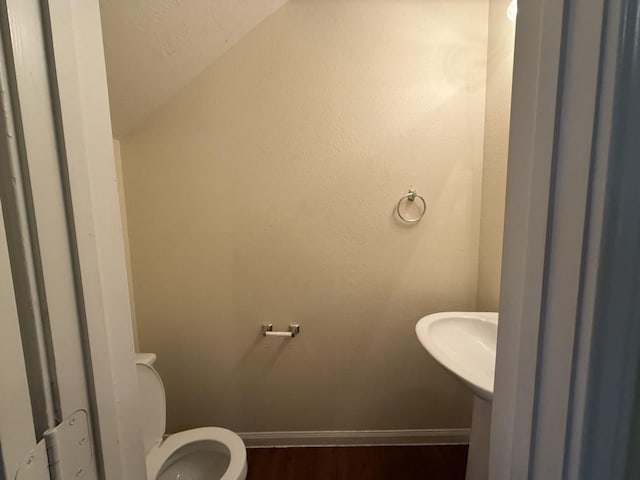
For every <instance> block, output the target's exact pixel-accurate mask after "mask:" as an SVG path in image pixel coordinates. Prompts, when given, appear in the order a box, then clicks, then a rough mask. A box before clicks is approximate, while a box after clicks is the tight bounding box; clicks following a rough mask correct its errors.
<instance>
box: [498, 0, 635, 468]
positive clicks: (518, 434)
mask: <svg viewBox="0 0 640 480" xmlns="http://www.w3.org/2000/svg"><path fill="white" fill-rule="evenodd" d="M638 13H639V12H638V2H637V1H630V0H608V1H605V0H563V1H560V2H558V1H555V0H544V1H536V0H528V1H522V2H521V4H520V8H519V14H518V20H517V31H516V48H515V52H516V57H515V62H514V83H513V100H512V112H511V132H510V147H509V166H508V180H507V209H506V221H505V237H504V252H503V266H502V285H503V288H502V292H501V300H500V327H499V329H498V351H497V363H496V379H495V387H496V388H495V394H494V402H493V424H492V436H491V458H490V478H491V479H492V480H507V479H509V480H510V479H528V478H531V479H538V478H540V479H545V480H546V479H560V478H562V479H565V478H567V479H575V480H577V479H580V480H583V479H591V478H593V479H597V478H611V479H618V478H620V479H621V478H624V469H625V468H627V467H626V464H627V461H628V458H627V453H628V449H627V444H628V442H629V435H630V428H629V427H628V426H629V424H630V423H631V419H632V415H633V399H634V395H635V394H636V390H635V389H636V387H637V386H638V383H639V382H638V379H637V373H638V358H639V354H640V331H639V329H640V318H639V316H640V308H639V306H638V304H637V302H638V301H637V299H636V298H634V296H637V295H634V294H635V293H636V292H637V291H638V288H640V285H638V282H639V277H640V263H639V262H638V252H637V250H638V248H637V245H640V234H639V233H638V223H639V219H638V213H637V210H638V209H637V205H638V200H639V199H638V198H637V197H638V191H637V185H640V172H638V167H637V166H636V165H634V163H635V164H637V161H636V162H633V161H632V159H634V158H638V155H640V146H639V145H638V144H637V140H636V141H635V143H634V141H633V140H634V135H633V134H632V133H631V132H630V130H631V127H630V125H635V126H636V129H637V125H638V124H640V118H639V117H640V106H639V105H638V100H637V91H634V90H633V89H632V88H630V87H636V88H637V87H638V84H639V82H640V76H639V75H640V63H639V62H640V59H639V58H638V55H637V51H638V50H637V49H638V45H639V44H640V42H639V39H638V35H639V34H640V31H639V30H640V25H638V18H639V16H638ZM634 55H635V56H634ZM633 108H635V111H634V110H633ZM634 122H635V123H634ZM635 136H636V137H637V134H636V135H635ZM634 155H635V157H634ZM634 182H635V183H634ZM634 185H635V188H634ZM634 207H635V208H634ZM634 210H635V211H634ZM623 259H624V260H623ZM625 282H626V283H625ZM634 287H635V289H634ZM621 313H624V314H621ZM603 372H606V374H603ZM612 372H614V373H613V374H612ZM595 439H597V440H595ZM594 442H596V443H597V448H596V445H595V444H594Z"/></svg>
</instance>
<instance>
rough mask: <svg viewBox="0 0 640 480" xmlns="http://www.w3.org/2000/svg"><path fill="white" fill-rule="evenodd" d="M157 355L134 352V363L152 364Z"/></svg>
mask: <svg viewBox="0 0 640 480" xmlns="http://www.w3.org/2000/svg"><path fill="white" fill-rule="evenodd" d="M157 358H158V357H157V356H156V354H155V353H136V364H137V365H147V366H149V367H150V366H152V365H153V364H154V363H156V359H157Z"/></svg>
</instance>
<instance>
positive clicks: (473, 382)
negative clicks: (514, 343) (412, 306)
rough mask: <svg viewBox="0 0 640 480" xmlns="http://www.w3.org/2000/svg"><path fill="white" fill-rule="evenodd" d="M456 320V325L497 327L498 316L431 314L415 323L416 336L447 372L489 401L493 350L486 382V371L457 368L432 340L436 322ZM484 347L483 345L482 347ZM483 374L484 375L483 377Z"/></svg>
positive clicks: (456, 313) (489, 314)
mask: <svg viewBox="0 0 640 480" xmlns="http://www.w3.org/2000/svg"><path fill="white" fill-rule="evenodd" d="M449 319H451V320H456V321H457V323H460V322H459V321H460V320H473V321H478V322H481V323H485V322H486V323H488V324H491V325H494V326H495V327H497V325H498V314H497V313H496V312H439V313H432V314H430V315H426V316H424V317H422V318H421V319H420V320H418V322H417V323H416V327H415V330H416V335H417V336H418V339H419V341H420V343H421V344H422V346H423V347H424V348H425V349H426V350H427V352H428V353H429V354H430V355H431V356H432V357H433V358H434V359H435V360H436V361H437V362H438V363H439V364H440V365H442V366H443V367H444V368H445V369H446V370H447V371H448V372H450V373H451V374H452V375H454V376H455V377H456V378H458V379H459V380H460V381H462V382H463V383H464V384H465V385H467V386H468V387H469V388H471V390H473V392H474V393H475V394H476V395H478V396H479V397H481V398H483V399H485V400H488V401H491V400H492V399H493V379H494V375H495V350H494V351H493V352H492V353H493V360H494V361H493V365H492V368H493V372H492V376H491V380H490V381H488V380H486V378H483V377H486V370H487V368H485V371H484V372H475V373H474V372H473V371H472V369H469V368H457V367H459V363H458V365H455V364H456V363H457V362H456V361H455V359H454V360H452V358H451V357H450V356H448V355H447V353H446V352H445V351H444V350H443V349H442V347H441V345H440V344H439V342H438V341H437V340H435V339H434V338H433V335H431V333H432V327H434V325H436V324H437V323H438V322H443V321H447V320H449ZM483 346H485V345H483ZM483 373H484V375H483Z"/></svg>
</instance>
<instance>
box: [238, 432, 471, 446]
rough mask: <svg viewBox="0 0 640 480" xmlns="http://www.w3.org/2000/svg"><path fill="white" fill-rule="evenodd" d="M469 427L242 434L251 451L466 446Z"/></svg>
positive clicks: (241, 436)
mask: <svg viewBox="0 0 640 480" xmlns="http://www.w3.org/2000/svg"><path fill="white" fill-rule="evenodd" d="M469 432H470V430H469V429H468V428H445V429H426V430H322V431H291V432H244V433H239V435H240V438H242V440H243V441H244V443H245V445H246V446H247V448H268V447H346V446H351V447H356V446H372V445H466V444H468V443H469Z"/></svg>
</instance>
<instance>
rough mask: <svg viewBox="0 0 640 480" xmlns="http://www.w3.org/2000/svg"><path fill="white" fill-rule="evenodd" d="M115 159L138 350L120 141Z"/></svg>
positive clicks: (136, 341) (114, 148) (115, 152)
mask: <svg viewBox="0 0 640 480" xmlns="http://www.w3.org/2000/svg"><path fill="white" fill-rule="evenodd" d="M113 157H114V163H115V170H116V178H117V180H118V200H119V201H120V205H119V206H120V218H121V219H122V234H123V237H124V259H125V262H126V267H127V285H128V287H129V304H130V305H131V322H132V324H133V343H134V345H135V347H136V349H138V348H139V344H138V326H137V322H136V307H135V306H136V303H135V297H134V294H133V281H132V278H133V274H132V271H131V247H130V245H129V228H128V221H127V206H126V202H125V198H124V173H123V171H122V151H121V149H120V141H119V140H116V139H115V138H114V139H113Z"/></svg>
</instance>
